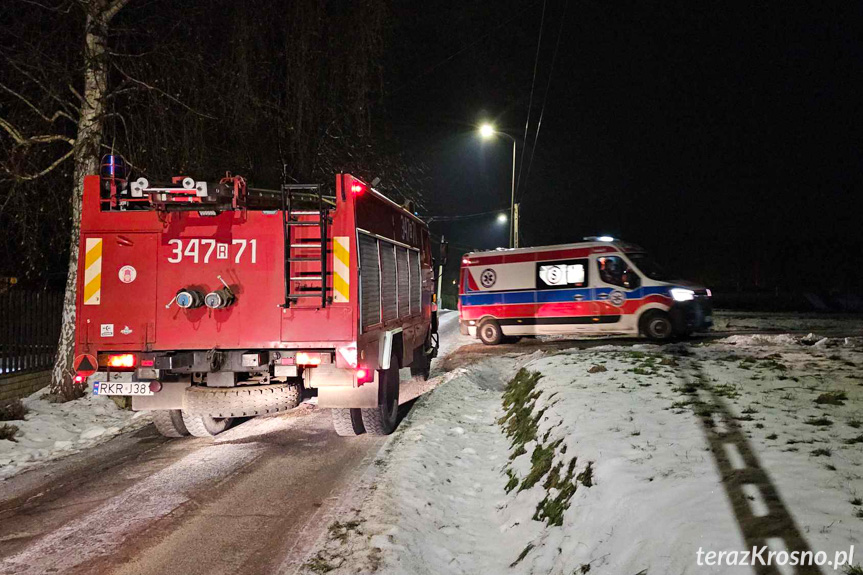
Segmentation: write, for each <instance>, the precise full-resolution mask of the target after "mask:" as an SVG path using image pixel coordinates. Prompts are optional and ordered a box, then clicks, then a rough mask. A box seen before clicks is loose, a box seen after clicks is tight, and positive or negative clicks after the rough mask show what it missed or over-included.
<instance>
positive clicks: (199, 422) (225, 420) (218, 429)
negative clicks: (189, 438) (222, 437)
mask: <svg viewBox="0 0 863 575" xmlns="http://www.w3.org/2000/svg"><path fill="white" fill-rule="evenodd" d="M232 421H234V418H233V417H212V416H209V415H196V414H193V413H186V412H185V411H184V412H183V423H185V424H186V429H187V430H189V433H191V434H192V435H194V436H195V437H213V436H214V435H219V434H220V433H222V432H223V431H225V430H226V429H228V428H229V427H230V426H231V422H232Z"/></svg>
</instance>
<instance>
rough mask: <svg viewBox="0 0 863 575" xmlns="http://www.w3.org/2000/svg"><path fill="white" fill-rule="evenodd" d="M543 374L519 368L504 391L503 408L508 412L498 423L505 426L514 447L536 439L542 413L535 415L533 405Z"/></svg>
mask: <svg viewBox="0 0 863 575" xmlns="http://www.w3.org/2000/svg"><path fill="white" fill-rule="evenodd" d="M540 377H542V374H541V373H539V372H538V371H527V370H526V369H524V368H522V369H520V370H518V373H516V374H515V377H514V378H512V380H510V382H509V383H508V384H507V385H506V390H505V391H504V392H503V409H504V411H505V412H506V413H505V415H504V416H503V417H501V418H500V419H499V420H498V423H499V424H500V425H501V426H503V429H504V432H506V435H507V437H509V438H510V439H511V440H512V447H514V448H518V447H519V446H524V444H525V443H527V442H528V441H533V440H535V439H536V429H537V422H538V421H539V418H540V415H536V416H534V415H533V406H534V403H536V398H537V397H539V392H536V391H535V389H536V383H537V382H538V381H539V378H540Z"/></svg>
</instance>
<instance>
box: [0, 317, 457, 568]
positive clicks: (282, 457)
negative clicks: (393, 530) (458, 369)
mask: <svg viewBox="0 0 863 575" xmlns="http://www.w3.org/2000/svg"><path fill="white" fill-rule="evenodd" d="M456 315H457V314H455V313H448V314H444V315H443V316H442V318H441V328H440V331H441V348H442V352H443V353H442V355H445V354H446V353H447V352H449V351H451V350H452V349H453V348H454V347H458V345H459V344H461V343H465V340H464V338H463V337H461V336H459V335H458V322H457V317H456ZM441 366H442V362H441V361H440V360H437V361H436V364H435V365H433V374H434V372H440V370H441ZM405 371H407V370H404V371H403V373H402V377H403V378H405V377H406V374H405ZM407 377H409V373H408V374H407ZM427 390H428V386H422V385H415V384H409V385H407V386H405V387H403V391H402V403H403V410H407V409H409V408H410V404H411V403H412V402H411V401H410V400H411V399H412V398H413V397H415V396H416V395H418V394H419V393H422V392H424V391H427ZM385 443H386V438H384V437H373V436H368V435H363V436H360V437H356V438H344V437H338V436H337V435H336V434H335V432H334V431H333V430H332V426H331V424H330V414H329V410H325V409H317V408H315V407H313V406H309V405H302V406H300V407H298V408H297V409H295V410H293V411H292V412H290V413H287V414H282V415H278V416H273V417H266V418H256V419H252V420H249V421H247V422H245V423H243V424H241V425H238V426H236V427H235V428H233V429H231V430H229V431H228V432H226V433H224V434H222V435H220V436H218V437H217V438H216V440H215V441H214V440H212V439H192V438H188V439H173V440H168V439H165V438H163V437H161V436H159V435H158V434H157V433H156V431H155V429H154V428H153V427H152V426H148V427H146V428H144V429H142V430H140V431H138V432H135V433H134V434H130V435H125V436H121V437H118V438H116V439H114V440H112V441H110V442H108V443H106V444H105V445H102V446H99V447H97V448H94V449H91V450H89V451H87V452H85V453H82V454H78V455H76V456H72V457H69V458H67V459H64V460H61V461H59V462H56V463H53V464H51V465H49V466H46V467H43V468H40V469H37V470H34V471H31V472H28V473H24V474H22V475H20V476H17V477H14V478H12V479H10V480H8V481H6V482H4V483H3V484H0V487H2V494H0V573H2V574H7V573H15V574H31V573H32V574H36V573H46V572H52V573H118V574H120V573H135V574H147V573H153V574H160V575H161V574H166V573H182V574H188V575H194V574H207V575H216V574H220V573H226V574H227V573H238V572H243V573H246V574H255V573H268V574H269V573H293V572H295V571H296V570H297V568H298V567H299V565H301V564H302V561H303V560H304V559H305V557H306V556H307V555H308V552H309V550H310V549H312V548H313V546H314V543H315V541H316V540H317V539H318V538H319V537H321V535H322V534H323V533H325V531H326V527H327V525H328V524H329V523H330V521H329V517H330V516H331V515H333V514H334V513H335V512H336V511H337V510H338V509H339V508H340V506H342V505H346V504H350V502H351V494H352V490H353V488H354V486H355V484H356V483H357V480H358V479H359V478H360V477H361V476H362V474H363V473H366V472H367V471H368V470H370V469H372V467H373V465H372V464H373V461H374V459H375V457H376V455H377V454H378V452H379V451H380V450H381V449H382V447H383V446H384V444H385Z"/></svg>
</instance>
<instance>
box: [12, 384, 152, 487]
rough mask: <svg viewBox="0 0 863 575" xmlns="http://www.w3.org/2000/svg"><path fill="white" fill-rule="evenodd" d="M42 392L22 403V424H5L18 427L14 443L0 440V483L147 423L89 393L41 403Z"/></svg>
mask: <svg viewBox="0 0 863 575" xmlns="http://www.w3.org/2000/svg"><path fill="white" fill-rule="evenodd" d="M45 391H46V390H42V391H38V392H36V393H34V394H32V395H31V396H29V397H27V398H26V399H24V400H23V402H24V405H25V406H26V407H27V409H28V410H29V412H28V413H27V415H25V418H24V420H17V421H8V422H5V423H8V424H10V425H14V426H16V427H18V433H16V434H15V437H14V441H12V440H8V439H3V440H0V479H6V478H7V477H11V476H12V475H15V474H17V473H20V472H21V471H24V470H25V469H28V468H32V467H34V466H36V465H38V464H42V463H45V462H48V461H51V460H53V459H57V458H59V457H64V456H66V455H69V454H72V453H76V452H78V451H81V450H83V449H86V448H88V447H92V446H94V445H97V444H100V443H104V442H105V441H108V440H109V439H111V438H112V437H115V436H116V435H118V434H120V433H124V432H127V431H132V430H134V429H137V428H139V427H143V426H144V425H147V424H148V423H150V417H149V415H147V413H146V412H137V413H133V412H131V411H124V410H122V409H120V408H119V407H117V405H116V404H115V403H114V402H113V401H111V399H110V398H108V397H99V396H96V397H94V396H92V395H90V393H89V390H88V393H87V394H86V395H85V396H84V397H82V398H80V399H76V400H75V401H70V402H67V403H51V402H49V401H45V400H44V399H41V396H42V395H44V393H45Z"/></svg>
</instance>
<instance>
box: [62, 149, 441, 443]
mask: <svg viewBox="0 0 863 575" xmlns="http://www.w3.org/2000/svg"><path fill="white" fill-rule="evenodd" d="M122 168H123V166H122V164H121V162H120V161H119V159H115V158H109V159H107V160H106V161H105V163H104V165H103V169H102V174H101V176H89V177H87V178H86V179H85V182H84V197H83V212H82V216H81V217H82V219H81V242H80V256H79V258H80V259H79V274H78V301H77V320H76V321H77V327H76V329H77V335H76V360H75V369H76V373H77V375H76V379H77V380H78V381H79V382H83V381H84V380H85V379H86V378H88V377H89V381H90V383H91V385H92V392H93V393H94V394H98V395H125V396H132V409H135V410H152V411H153V416H154V421H155V423H156V427H157V428H158V429H159V431H160V432H161V433H162V434H164V435H166V436H170V437H179V436H182V435H186V434H192V435H195V436H210V435H215V434H217V433H220V432H221V431H223V430H225V429H226V428H227V427H228V426H230V424H231V422H232V420H233V419H235V418H242V417H250V416H255V415H262V414H271V413H278V412H281V411H285V410H288V409H291V408H293V407H296V406H297V405H298V404H299V403H300V401H301V399H302V397H303V395H304V393H305V394H306V395H312V394H314V393H315V391H313V390H316V392H317V401H318V405H319V406H320V407H326V408H331V409H332V419H333V425H334V427H335V430H336V431H337V432H338V433H339V435H357V434H359V433H362V432H364V431H365V432H368V433H372V434H388V433H390V432H392V431H393V429H394V428H395V426H396V420H397V412H398V399H399V368H402V367H410V369H411V372H412V374H413V375H415V376H420V377H427V376H428V372H429V366H430V362H431V359H432V358H433V357H434V356H435V355H436V353H437V347H438V345H437V333H436V331H437V327H436V326H437V321H436V319H437V318H436V312H435V311H434V308H435V304H434V301H433V300H434V293H433V292H434V278H433V269H434V266H433V263H432V255H431V246H430V239H429V232H428V228H427V226H426V225H425V223H423V222H422V221H421V220H420V219H419V218H417V217H416V216H415V215H414V214H413V213H411V211H409V210H408V209H406V208H404V207H402V206H400V205H398V204H396V203H395V202H393V201H391V200H389V199H388V198H387V197H385V196H384V195H382V194H380V193H378V192H377V191H375V190H374V189H373V188H372V187H371V186H369V185H367V184H366V183H365V182H362V181H360V180H359V179H357V178H355V177H353V176H351V175H348V174H338V175H337V176H336V178H335V188H334V195H327V194H326V193H325V191H324V190H323V189H322V188H321V187H320V186H316V185H284V186H282V187H281V189H279V190H263V189H256V188H252V187H249V186H247V185H246V182H245V181H244V180H243V178H241V177H239V176H231V175H227V176H226V177H225V178H222V179H221V180H219V181H218V182H208V181H195V180H193V179H192V178H188V177H187V178H173V179H172V181H171V182H170V183H162V184H157V183H150V182H148V181H147V180H146V179H145V178H139V179H137V180H135V181H125V180H124V179H123V174H122V171H123V169H122ZM331 193H332V192H331ZM94 371H95V373H93V372H94Z"/></svg>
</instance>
